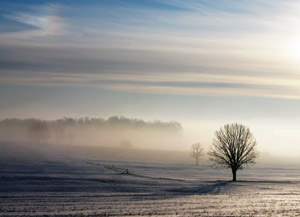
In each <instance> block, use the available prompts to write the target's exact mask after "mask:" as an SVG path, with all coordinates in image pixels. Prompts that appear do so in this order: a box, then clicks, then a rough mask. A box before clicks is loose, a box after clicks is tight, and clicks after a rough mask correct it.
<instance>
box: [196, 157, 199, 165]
mask: <svg viewBox="0 0 300 217" xmlns="http://www.w3.org/2000/svg"><path fill="white" fill-rule="evenodd" d="M198 164H199V159H198V158H196V166H198Z"/></svg>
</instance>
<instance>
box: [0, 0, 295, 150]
mask: <svg viewBox="0 0 300 217" xmlns="http://www.w3.org/2000/svg"><path fill="white" fill-rule="evenodd" d="M299 12H300V2H299V1H296V0H287V1H279V0H273V1H266V0H259V1H258V0H253V1H246V0H241V1H230V0H229V1H228V0H226V1H225V0H216V1H211V0H206V1H200V0H199V1H194V0H187V1H179V0H165V1H159V0H152V1H145V0H136V1H135V0H127V1H123V0H114V1H110V0H107V1H106V0H102V1H91V0H86V1H78V0H72V1H71V0H70V1H68V0H65V1H63V0H60V1H46V0H39V1H35V0H28V1H21V0H9V1H0V54H1V55H0V102H1V103H0V119H4V118H12V117H17V118H29V117H36V118H42V119H56V118H61V117H64V116H67V117H75V118H76V117H85V116H88V117H104V118H107V117H110V116H113V115H123V116H126V117H129V118H141V119H144V120H162V121H178V122H180V123H181V124H182V126H183V128H184V132H185V135H186V137H187V138H188V139H187V140H186V144H183V146H182V147H181V148H183V149H187V148H189V147H190V145H191V143H193V142H201V143H202V144H203V145H204V147H205V148H206V149H208V147H209V145H210V144H211V142H212V139H213V136H214V132H215V131H216V130H218V129H219V128H220V127H221V126H223V125H224V124H226V123H235V122H238V123H242V124H244V125H246V126H248V127H250V129H251V130H252V132H253V134H254V136H255V137H256V139H257V142H258V145H259V146H258V147H259V150H260V151H261V152H269V153H271V154H274V155H280V154H283V155H289V156H297V155H299V156H300V115H299V111H300V61H299V58H300V13H299Z"/></svg>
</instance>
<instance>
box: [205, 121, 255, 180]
mask: <svg viewBox="0 0 300 217" xmlns="http://www.w3.org/2000/svg"><path fill="white" fill-rule="evenodd" d="M215 136H216V137H215V139H214V141H213V145H212V147H211V150H210V151H209V152H208V155H209V156H210V157H209V159H210V160H211V161H213V162H214V163H215V164H216V165H219V166H225V167H227V168H231V170H232V176H233V178H232V181H236V171H237V170H239V169H242V168H243V165H249V164H255V159H256V158H257V157H258V152H257V151H256V145H257V143H256V140H255V138H254V136H253V135H252V133H251V132H250V129H249V128H248V127H245V126H243V125H241V124H227V125H225V126H224V127H222V128H220V130H219V131H217V132H216V135H215Z"/></svg>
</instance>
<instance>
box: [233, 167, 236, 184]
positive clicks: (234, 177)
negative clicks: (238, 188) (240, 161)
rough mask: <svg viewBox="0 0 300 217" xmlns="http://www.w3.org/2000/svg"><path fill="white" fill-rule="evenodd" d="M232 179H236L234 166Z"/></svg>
mask: <svg viewBox="0 0 300 217" xmlns="http://www.w3.org/2000/svg"><path fill="white" fill-rule="evenodd" d="M232 181H233V182H235V181H236V169H234V168H232Z"/></svg>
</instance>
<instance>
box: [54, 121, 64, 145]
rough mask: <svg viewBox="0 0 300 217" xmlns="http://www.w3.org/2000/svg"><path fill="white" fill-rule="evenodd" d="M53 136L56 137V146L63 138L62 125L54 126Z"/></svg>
mask: <svg viewBox="0 0 300 217" xmlns="http://www.w3.org/2000/svg"><path fill="white" fill-rule="evenodd" d="M55 136H56V144H61V143H62V142H63V140H64V138H65V131H64V128H63V126H62V125H58V126H56V129H55Z"/></svg>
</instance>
